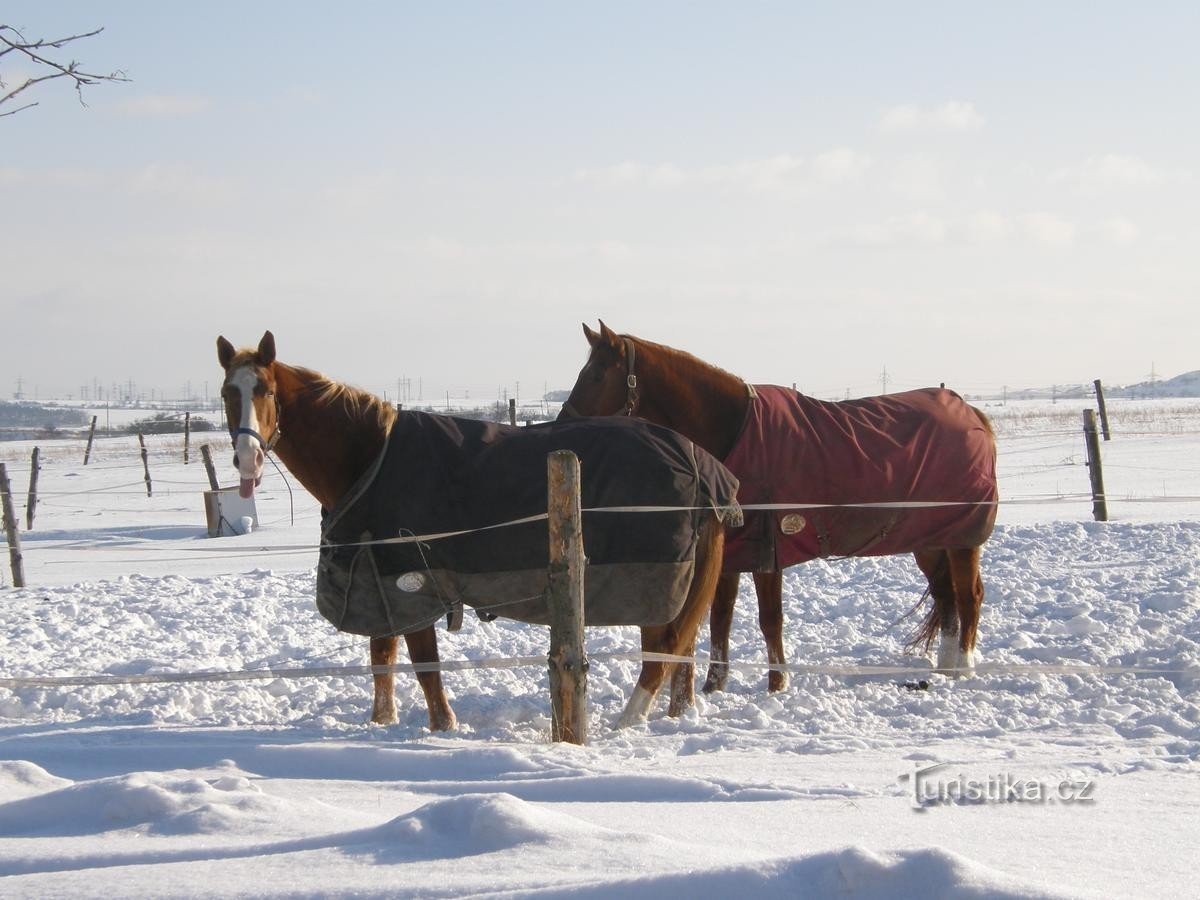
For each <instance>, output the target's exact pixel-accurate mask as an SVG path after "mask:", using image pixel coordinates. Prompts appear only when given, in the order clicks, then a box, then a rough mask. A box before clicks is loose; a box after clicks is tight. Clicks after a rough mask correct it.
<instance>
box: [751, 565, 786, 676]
mask: <svg viewBox="0 0 1200 900" xmlns="http://www.w3.org/2000/svg"><path fill="white" fill-rule="evenodd" d="M754 589H755V591H756V592H757V594H758V627H759V629H760V630H761V631H762V635H763V640H764V641H766V644H767V662H768V663H770V664H771V665H775V666H782V665H784V664H785V662H786V660H785V659H784V656H783V571H782V570H781V569H776V570H775V571H774V572H755V573H754ZM787 684H788V676H787V672H785V671H783V669H771V670H770V671H769V672H767V690H768V691H771V692H775V691H782V690H784V689H785V688H786V687H787Z"/></svg>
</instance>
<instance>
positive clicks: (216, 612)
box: [0, 400, 1200, 898]
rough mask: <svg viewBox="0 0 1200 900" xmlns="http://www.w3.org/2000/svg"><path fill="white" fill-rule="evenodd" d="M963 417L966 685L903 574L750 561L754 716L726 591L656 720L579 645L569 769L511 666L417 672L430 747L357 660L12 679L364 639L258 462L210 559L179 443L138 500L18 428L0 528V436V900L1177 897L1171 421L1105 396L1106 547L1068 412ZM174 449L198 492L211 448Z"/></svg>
mask: <svg viewBox="0 0 1200 900" xmlns="http://www.w3.org/2000/svg"><path fill="white" fill-rule="evenodd" d="M981 405H983V406H984V407H985V409H986V411H987V412H988V413H989V414H990V415H991V416H992V417H993V419H994V421H995V424H996V429H997V433H998V435H999V446H1000V456H999V471H1000V479H1001V496H1002V498H1003V504H1002V506H1001V509H1000V514H999V524H998V526H997V529H996V532H995V534H994V535H993V537H992V540H991V541H990V542H989V544H988V545H987V547H986V548H985V552H984V558H983V576H984V579H985V584H986V587H987V599H986V601H985V604H984V610H983V619H982V625H981V638H980V651H981V658H980V670H979V674H977V675H976V676H975V677H973V678H970V679H963V680H958V681H953V680H947V679H943V678H941V677H937V676H933V675H931V674H930V673H929V662H928V660H926V659H924V658H914V657H908V656H904V655H903V651H902V646H903V643H904V639H905V637H906V635H907V633H908V632H909V630H910V629H911V627H912V626H913V624H914V621H915V620H914V619H909V620H906V621H898V620H900V619H901V618H902V617H903V616H904V614H905V613H906V612H908V611H909V610H910V609H911V608H912V607H913V605H914V604H915V603H916V602H917V600H918V598H919V596H920V593H921V589H922V583H921V582H920V581H919V575H918V573H917V570H916V567H915V565H913V564H912V563H911V561H910V560H909V559H906V558H889V559H864V560H840V561H831V562H814V563H809V564H807V565H805V566H801V567H798V568H795V569H792V570H789V572H788V573H787V577H786V582H785V592H786V599H785V614H786V616H787V626H786V629H785V637H786V640H787V649H788V656H789V660H790V661H791V662H793V663H795V664H796V666H797V670H796V671H794V672H793V673H792V676H791V686H790V687H789V689H788V690H787V691H786V692H784V693H782V694H779V695H775V696H769V695H768V694H767V693H766V692H765V689H764V687H765V671H764V670H763V669H762V662H763V660H764V658H765V656H764V652H763V648H762V642H761V639H760V637H759V635H758V632H757V626H756V623H755V615H754V602H753V596H752V591H751V589H750V587H749V584H748V580H746V579H744V584H743V590H742V596H741V598H740V600H739V607H738V614H737V617H736V619H735V623H734V633H733V638H732V646H731V654H732V657H733V658H734V659H735V660H737V661H739V662H743V663H746V664H750V665H748V666H747V667H746V668H745V669H742V670H739V671H737V672H736V673H735V675H734V677H732V678H731V681H730V689H729V690H728V691H727V692H725V693H723V694H719V695H714V696H711V697H701V698H699V699H698V704H699V705H698V708H697V709H696V710H695V711H693V712H692V713H690V714H689V715H687V716H685V717H683V718H682V719H679V720H670V719H667V718H666V717H665V715H664V711H665V702H663V700H662V698H660V703H659V706H658V708H657V709H656V711H655V712H654V714H653V715H652V717H651V721H650V723H649V724H648V725H647V726H644V727H640V728H635V729H631V730H627V731H623V732H619V731H615V730H613V727H612V726H613V723H614V721H615V719H616V717H617V715H618V713H619V712H620V710H621V708H622V706H623V704H624V700H625V698H626V696H627V694H628V692H629V690H630V688H631V687H632V684H633V681H634V679H635V677H636V671H637V665H636V663H634V662H633V661H630V660H628V659H614V658H612V657H611V656H609V655H608V654H613V653H620V652H625V651H631V650H633V649H635V648H636V646H637V634H636V630H635V629H605V630H601V629H592V630H591V631H590V632H589V635H588V646H589V652H590V654H591V655H592V668H591V677H590V680H589V698H590V702H591V710H592V720H591V741H590V743H589V745H588V746H586V747H574V746H565V745H552V744H551V743H549V741H548V734H549V718H548V708H549V700H548V693H547V676H546V672H545V668H544V666H535V667H532V668H530V667H526V668H470V669H466V670H464V671H455V672H451V673H449V674H448V675H447V682H448V686H449V689H450V692H451V701H452V703H453V704H454V707H455V710H456V712H457V714H458V718H459V722H460V727H459V729H458V731H457V732H455V733H453V734H450V735H436V736H434V735H431V734H430V733H429V732H428V731H427V730H426V728H425V727H424V725H425V722H426V715H425V710H424V705H423V702H421V700H420V695H419V692H418V691H417V690H416V688H415V682H414V681H413V679H412V678H411V676H408V675H401V676H399V679H398V697H399V700H400V703H401V707H402V708H401V713H400V716H401V719H400V723H399V724H398V725H395V726H390V727H379V726H373V725H370V724H368V723H367V718H368V715H369V706H370V679H369V677H367V676H363V675H336V676H322V677H307V678H291V677H289V678H282V677H268V678H262V679H259V680H251V681H230V682H220V683H212V682H199V683H197V682H183V683H179V682H174V683H165V684H154V683H149V684H146V683H134V684H117V685H103V686H97V685H89V686H63V685H55V684H52V683H51V684H30V683H29V682H28V680H29V679H36V678H55V677H64V676H87V675H107V676H122V677H133V676H140V675H157V674H173V673H189V672H210V671H221V672H243V671H262V670H264V669H296V668H328V667H339V666H361V665H364V664H365V663H366V660H367V652H366V641H365V640H364V639H357V638H353V637H349V636H346V635H341V634H339V633H337V632H335V631H334V630H333V628H332V627H331V626H330V625H329V624H328V623H326V622H325V621H324V620H323V619H321V618H319V616H318V615H317V613H316V610H315V607H314V604H313V590H314V574H313V567H314V564H315V559H316V550H315V546H314V545H315V543H316V541H317V538H318V511H317V509H316V505H315V503H314V502H313V501H312V499H311V498H309V497H308V495H307V494H306V493H304V491H303V489H302V488H300V487H299V485H297V484H295V483H294V482H293V484H292V489H293V490H294V491H295V495H294V498H290V497H289V492H288V490H287V488H286V486H285V484H284V482H283V481H282V479H281V478H280V477H279V476H278V475H275V474H273V473H269V474H268V477H267V479H266V480H265V481H264V483H263V487H262V488H261V489H260V492H259V496H258V510H259V516H260V527H259V529H257V530H256V531H255V532H254V533H253V534H250V535H247V536H241V537H228V538H218V539H209V538H207V537H206V535H205V523H204V513H203V506H202V501H201V491H202V490H203V489H204V488H205V487H206V486H207V481H206V479H205V476H204V472H203V467H202V466H200V465H199V464H198V459H199V453H198V449H197V447H196V446H195V444H194V445H193V459H194V462H193V464H192V465H190V466H186V467H185V466H184V465H183V464H182V460H181V452H180V451H181V441H180V439H179V438H177V437H156V438H155V437H152V438H149V439H148V443H149V445H150V469H151V474H152V477H153V492H154V493H153V497H151V498H147V496H146V491H145V484H144V482H143V473H142V466H141V460H140V458H139V457H138V454H137V450H136V441H132V442H131V441H129V440H128V439H112V440H105V441H102V442H99V443H98V445H97V448H96V450H95V451H94V453H93V457H92V460H91V463H90V465H88V466H87V467H86V468H85V467H84V466H83V465H82V459H83V443H82V441H64V442H54V443H48V444H43V445H42V461H43V468H42V471H41V475H40V491H39V494H40V498H41V499H40V502H39V504H38V507H37V510H36V518H35V521H34V527H33V529H32V530H31V531H26V530H25V529H24V521H25V502H24V498H25V491H26V488H27V483H28V469H29V455H30V450H31V447H32V444H29V443H7V444H0V461H3V462H5V463H7V465H8V470H9V474H10V477H11V478H12V480H13V489H14V494H15V495H16V500H17V508H18V516H19V518H20V520H21V524H22V542H23V550H24V563H25V574H26V580H27V582H28V583H29V584H30V585H31V587H28V588H25V589H13V588H12V587H11V576H10V575H9V572H8V566H7V563H8V559H7V553H6V552H4V553H3V555H0V572H2V573H3V574H0V587H2V588H3V590H0V896H3V897H6V898H7V897H57V896H74V897H81V896H82V897H92V896H105V897H118V896H119V897H172V896H239V895H240V896H367V897H369V896H378V897H397V896H429V897H443V896H445V897H449V896H454V897H458V896H464V895H519V896H531V895H537V896H569V897H612V896H621V897H625V896H632V897H655V898H660V897H680V898H683V897H687V898H693V897H729V896H736V895H739V894H740V895H743V896H750V895H753V896H756V897H759V896H761V897H776V896H777V897H856V898H894V897H913V898H917V897H921V898H924V897H1058V896H1069V897H1080V896H1081V897H1114V896H1123V897H1138V896H1144V897H1181V896H1197V895H1200V876H1198V875H1197V873H1196V868H1195V863H1194V857H1195V847H1196V846H1197V844H1198V843H1200V820H1198V818H1197V816H1196V809H1197V808H1198V807H1200V668H1198V667H1200V401H1195V400H1161V401H1156V402H1151V401H1115V402H1110V415H1111V418H1112V421H1113V430H1114V436H1113V440H1112V441H1111V442H1108V443H1105V444H1104V445H1103V456H1104V463H1105V472H1104V474H1105V480H1106V486H1107V491H1108V497H1109V512H1110V518H1111V521H1110V522H1108V523H1106V524H1100V523H1096V522H1094V521H1093V520H1092V514H1091V500H1090V495H1089V488H1088V476H1087V469H1086V467H1085V466H1084V463H1083V460H1084V442H1083V436H1082V432H1081V406H1080V404H1079V402H1077V401H1075V402H1065V401H1064V402H1060V403H1058V404H1056V405H1050V404H1045V403H1042V404H1018V403H1010V404H1008V405H1006V406H1000V405H987V404H981ZM200 439H202V440H208V441H210V442H211V443H212V445H213V449H214V455H215V457H216V459H217V462H218V471H219V472H220V473H221V477H222V478H223V479H224V480H225V482H226V483H230V482H231V480H232V479H233V472H232V467H231V464H230V462H229V456H230V454H229V450H228V444H227V443H226V440H225V438H224V437H223V436H222V435H220V434H219V433H218V434H210V435H207V436H200ZM796 499H797V500H803V499H804V498H796ZM293 501H294V503H293ZM293 519H294V524H293ZM0 549H4V550H6V549H7V548H0ZM439 638H440V640H441V647H442V656H443V659H446V660H471V661H477V662H485V663H486V662H487V661H489V660H493V659H497V658H505V657H519V656H540V655H544V654H545V652H546V647H547V638H546V632H545V630H544V629H540V628H536V627H532V626H525V625H520V624H510V623H505V622H503V621H499V620H498V621H496V622H493V623H488V624H485V623H483V622H480V621H478V620H473V619H472V618H471V617H470V616H468V618H467V621H466V622H465V624H464V627H463V629H462V631H461V632H458V633H457V634H448V633H445V632H442V634H441V635H440V636H439ZM700 649H701V652H704V651H706V649H707V647H706V638H705V637H704V636H703V635H702V646H701V648H700ZM805 666H820V667H830V668H834V669H838V670H842V671H838V672H835V673H833V674H831V673H830V672H829V671H828V669H826V670H823V671H822V672H820V673H813V672H807V671H805V670H804V667H805ZM871 667H886V668H889V669H892V670H895V669H897V668H902V667H903V668H907V669H909V670H910V671H903V672H892V673H890V674H886V675H885V674H879V673H872V672H870V671H869V669H870V668H871ZM844 670H852V672H851V673H847V672H846V671H844ZM855 670H856V671H855ZM922 679H923V680H926V681H927V682H928V689H927V690H910V689H907V688H906V687H905V686H904V685H905V683H906V682H908V683H912V682H917V681H920V680H922ZM914 773H918V774H916V775H914ZM914 782H915V784H914Z"/></svg>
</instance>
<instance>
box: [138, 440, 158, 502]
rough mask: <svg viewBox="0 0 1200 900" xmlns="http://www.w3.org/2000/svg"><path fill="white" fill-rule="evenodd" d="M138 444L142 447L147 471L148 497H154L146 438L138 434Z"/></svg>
mask: <svg viewBox="0 0 1200 900" xmlns="http://www.w3.org/2000/svg"><path fill="white" fill-rule="evenodd" d="M138 443H139V444H141V445H142V468H143V469H145V470H146V496H147V497H153V496H154V491H153V490H152V489H151V486H150V460H149V458H148V457H147V456H146V438H145V437H144V436H143V435H142V433H141V432H140V431H139V432H138Z"/></svg>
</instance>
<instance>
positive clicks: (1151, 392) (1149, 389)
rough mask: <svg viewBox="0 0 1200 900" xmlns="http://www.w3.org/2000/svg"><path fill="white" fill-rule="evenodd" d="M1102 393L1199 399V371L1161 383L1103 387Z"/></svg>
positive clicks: (1124, 395) (1117, 395)
mask: <svg viewBox="0 0 1200 900" xmlns="http://www.w3.org/2000/svg"><path fill="white" fill-rule="evenodd" d="M1104 393H1105V394H1106V395H1107V396H1111V397H1200V369H1197V370H1196V371H1194V372H1184V373H1183V374H1182V375H1176V376H1175V377H1174V378H1167V379H1165V380H1163V381H1142V382H1139V383H1138V384H1127V385H1124V386H1123V387H1114V388H1110V387H1109V386H1108V385H1105V386H1104Z"/></svg>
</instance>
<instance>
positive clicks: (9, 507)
mask: <svg viewBox="0 0 1200 900" xmlns="http://www.w3.org/2000/svg"><path fill="white" fill-rule="evenodd" d="M0 501H3V502H2V504H0V505H2V506H3V510H4V515H3V518H4V537H5V539H6V540H7V541H8V561H9V564H10V565H11V566H12V578H13V587H25V564H24V562H23V561H22V558H21V535H20V533H19V532H18V531H17V515H16V513H15V512H14V511H13V502H12V489H11V488H10V487H9V484H8V468H7V467H6V466H5V465H4V463H0Z"/></svg>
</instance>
